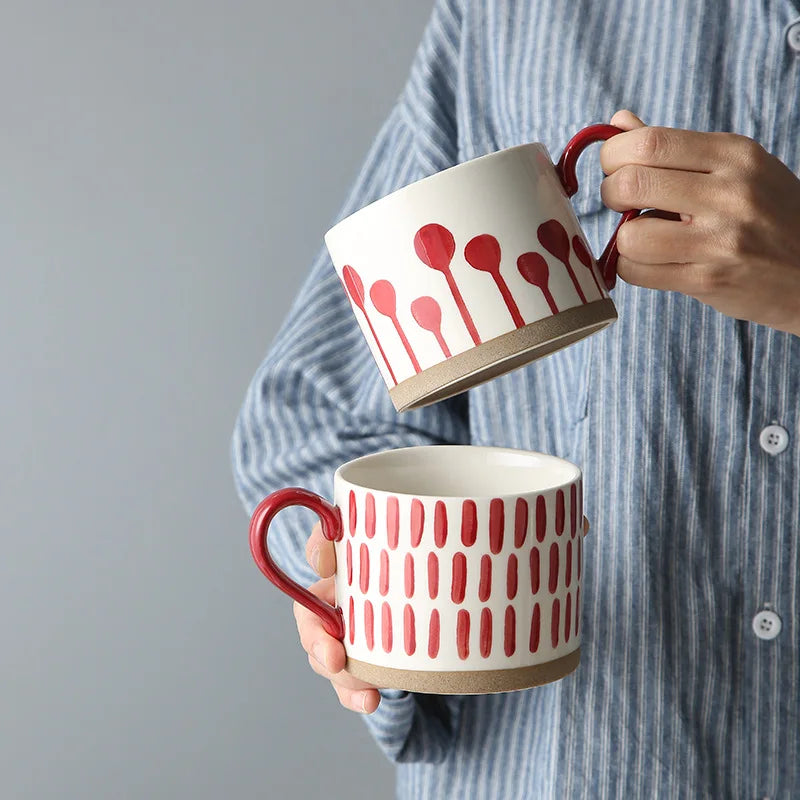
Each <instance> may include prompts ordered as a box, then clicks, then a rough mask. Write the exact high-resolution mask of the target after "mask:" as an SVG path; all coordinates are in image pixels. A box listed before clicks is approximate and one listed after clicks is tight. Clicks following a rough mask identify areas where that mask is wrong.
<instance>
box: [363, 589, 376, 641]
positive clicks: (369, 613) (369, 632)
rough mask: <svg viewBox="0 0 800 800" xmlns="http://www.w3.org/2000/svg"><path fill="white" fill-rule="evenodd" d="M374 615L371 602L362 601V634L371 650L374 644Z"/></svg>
mask: <svg viewBox="0 0 800 800" xmlns="http://www.w3.org/2000/svg"><path fill="white" fill-rule="evenodd" d="M374 627H375V615H374V612H373V610H372V603H370V601H369V600H365V601H364V634H365V636H366V639H367V647H368V648H369V649H370V650H372V648H373V647H374V646H375V631H374Z"/></svg>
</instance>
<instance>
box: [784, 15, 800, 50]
mask: <svg viewBox="0 0 800 800" xmlns="http://www.w3.org/2000/svg"><path fill="white" fill-rule="evenodd" d="M786 41H787V42H788V43H789V47H791V48H792V50H794V51H795V53H800V20H797V22H793V23H792V24H791V25H790V26H789V29H788V30H787V31H786Z"/></svg>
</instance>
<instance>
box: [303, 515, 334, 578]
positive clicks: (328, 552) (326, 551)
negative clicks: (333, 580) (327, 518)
mask: <svg viewBox="0 0 800 800" xmlns="http://www.w3.org/2000/svg"><path fill="white" fill-rule="evenodd" d="M306 560H307V561H308V563H309V564H310V565H311V566H312V568H313V569H314V572H316V573H317V575H319V576H320V578H329V577H330V576H331V575H333V573H334V572H336V551H335V550H334V547H333V542H331V541H330V540H328V539H326V538H325V537H324V536H323V535H322V527H321V526H320V524H319V523H317V524H316V525H315V526H314V529H313V530H312V531H311V536H309V537H308V541H307V542H306Z"/></svg>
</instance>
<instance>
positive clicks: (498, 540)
mask: <svg viewBox="0 0 800 800" xmlns="http://www.w3.org/2000/svg"><path fill="white" fill-rule="evenodd" d="M505 511H506V510H505V505H504V504H503V501H502V499H500V498H499V497H495V498H494V499H493V500H492V502H491V503H489V549H490V550H491V551H492V552H493V553H494V554H495V555H497V553H499V552H500V551H501V550H502V549H503V528H504V527H505V524H506V514H505Z"/></svg>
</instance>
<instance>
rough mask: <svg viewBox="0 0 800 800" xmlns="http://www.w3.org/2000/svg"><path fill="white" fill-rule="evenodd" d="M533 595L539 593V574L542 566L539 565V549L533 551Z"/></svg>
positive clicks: (535, 548) (531, 559)
mask: <svg viewBox="0 0 800 800" xmlns="http://www.w3.org/2000/svg"><path fill="white" fill-rule="evenodd" d="M530 561H531V594H536V593H537V592H538V591H539V577H540V575H539V573H540V565H539V561H540V558H539V548H538V547H534V548H533V549H532V550H531V558H530Z"/></svg>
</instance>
